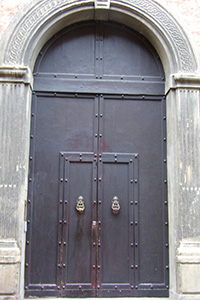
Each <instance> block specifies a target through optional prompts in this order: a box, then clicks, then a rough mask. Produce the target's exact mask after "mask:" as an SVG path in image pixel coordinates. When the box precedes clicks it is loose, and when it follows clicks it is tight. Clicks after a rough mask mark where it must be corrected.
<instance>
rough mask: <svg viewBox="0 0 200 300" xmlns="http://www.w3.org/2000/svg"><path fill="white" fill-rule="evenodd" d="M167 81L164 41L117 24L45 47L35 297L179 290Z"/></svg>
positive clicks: (40, 77)
mask: <svg viewBox="0 0 200 300" xmlns="http://www.w3.org/2000/svg"><path fill="white" fill-rule="evenodd" d="M78 45H79V47H78ZM80 46H81V47H80ZM124 52H125V53H124ZM120 54H121V57H119V55H120ZM81 57H82V59H81ZM117 58H118V59H117ZM119 58H120V59H119ZM163 88H164V84H163V71H162V66H161V64H160V61H159V59H158V57H157V55H156V53H155V51H154V49H152V46H151V45H149V44H148V42H147V41H146V40H144V38H143V37H141V36H139V35H138V34H136V33H135V32H133V31H131V30H130V29H127V28H124V27H123V28H122V27H121V26H119V25H117V24H112V23H93V22H91V23H86V24H80V25H76V26H73V27H71V28H68V29H67V30H65V31H63V32H61V33H60V34H58V35H57V36H56V37H54V38H53V39H52V40H51V41H50V42H49V43H48V44H47V45H46V46H45V47H44V49H43V50H42V52H41V54H40V56H39V57H38V61H37V63H36V67H35V86H34V89H35V91H34V93H33V102H32V103H33V104H32V124H31V147H30V174H29V196H28V231H27V241H26V244H27V247H26V279H25V294H26V296H41V297H43V296H58V297H60V296H61V297H133V296H136V297H137V296H138V297H141V296H143V297H145V296H152V297H156V296H158V297H161V296H167V295H168V242H167V240H168V234H167V232H168V230H167V198H166V145H165V144H166V132H165V122H166V115H165V98H164V97H163Z"/></svg>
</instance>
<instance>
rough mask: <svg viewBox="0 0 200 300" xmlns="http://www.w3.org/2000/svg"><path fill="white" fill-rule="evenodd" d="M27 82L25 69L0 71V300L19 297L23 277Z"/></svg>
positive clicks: (27, 144)
mask: <svg viewBox="0 0 200 300" xmlns="http://www.w3.org/2000/svg"><path fill="white" fill-rule="evenodd" d="M30 81H31V80H30V76H29V72H28V70H27V69H26V68H3V67H2V68H0V107H1V110H0V136H1V140H0V145H1V146H0V149H1V151H0V162H1V163H0V178H1V181H0V298H1V297H9V298H19V295H20V277H21V278H23V269H24V266H22V265H21V263H23V251H24V250H23V249H24V240H25V233H24V231H25V230H24V229H25V227H24V226H25V209H24V208H25V204H26V194H27V177H28V153H29V151H28V149H29V132H30V98H31V85H30Z"/></svg>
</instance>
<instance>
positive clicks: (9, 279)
mask: <svg viewBox="0 0 200 300" xmlns="http://www.w3.org/2000/svg"><path fill="white" fill-rule="evenodd" d="M18 276H19V267H18V265H16V264H3V265H2V264H0V295H1V294H2V295H5V298H6V295H7V296H8V295H12V294H17V292H18V280H16V278H17V277H18Z"/></svg>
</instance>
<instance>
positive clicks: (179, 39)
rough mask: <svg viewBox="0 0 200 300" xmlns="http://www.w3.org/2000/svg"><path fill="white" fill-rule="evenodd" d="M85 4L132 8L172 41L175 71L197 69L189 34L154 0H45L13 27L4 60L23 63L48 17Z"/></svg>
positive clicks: (132, 12) (89, 6)
mask: <svg viewBox="0 0 200 300" xmlns="http://www.w3.org/2000/svg"><path fill="white" fill-rule="evenodd" d="M99 5H100V6H101V7H100V6H99ZM109 7H110V8H109ZM83 8H85V9H90V10H91V9H99V8H101V9H105V10H106V12H105V13H106V14H107V13H108V11H109V9H110V10H115V9H117V8H120V9H121V10H122V11H123V13H124V14H126V13H130V12H131V14H132V15H133V16H134V14H135V15H140V16H142V18H143V19H144V20H146V22H147V23H149V24H151V25H153V26H154V28H156V30H157V35H158V36H159V35H160V36H162V37H163V36H164V37H165V39H166V40H167V41H168V43H170V44H172V45H173V49H174V53H173V55H174V56H175V60H176V61H177V70H176V71H182V72H187V73H189V72H191V73H193V72H194V71H195V70H196V68H197V64H196V61H195V56H194V53H193V51H192V48H191V46H190V43H189V41H188V39H187V36H186V35H185V33H184V32H183V30H182V28H181V27H180V26H179V25H178V23H177V22H176V20H175V19H174V18H173V17H172V16H171V15H170V14H169V13H168V12H167V11H166V10H165V9H164V8H163V7H162V6H160V5H159V4H158V3H156V2H154V0H149V1H146V0H42V1H40V2H39V3H37V4H36V5H35V6H33V7H32V8H31V9H30V10H29V12H28V13H26V14H25V16H24V17H23V18H22V19H21V20H20V22H19V24H18V26H17V27H16V29H15V30H14V32H13V34H12V36H11V38H10V40H9V43H8V46H7V49H6V50H7V51H6V54H5V63H6V64H9V65H15V64H23V62H24V60H23V58H24V56H25V53H24V52H25V49H26V48H27V46H28V44H29V43H30V41H31V40H32V39H34V34H35V32H36V31H37V30H38V29H39V28H40V27H41V26H45V25H44V24H48V22H47V21H48V20H50V19H52V18H56V17H57V16H61V15H62V14H63V13H64V12H67V11H68V12H69V13H70V10H71V11H73V12H74V11H75V9H76V10H77V11H78V10H80V9H83ZM46 26H49V25H46Z"/></svg>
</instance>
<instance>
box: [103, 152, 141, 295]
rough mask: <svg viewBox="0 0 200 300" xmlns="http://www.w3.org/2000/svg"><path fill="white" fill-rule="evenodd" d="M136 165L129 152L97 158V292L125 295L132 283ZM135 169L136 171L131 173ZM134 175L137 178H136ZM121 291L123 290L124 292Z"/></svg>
mask: <svg viewBox="0 0 200 300" xmlns="http://www.w3.org/2000/svg"><path fill="white" fill-rule="evenodd" d="M136 172H137V166H136V160H135V161H134V156H133V155H130V154H119V153H115V154H102V157H101V159H100V162H99V176H100V182H99V189H98V190H99V199H98V200H99V210H98V212H99V213H98V219H99V221H100V226H99V236H98V239H99V244H100V247H99V262H98V263H99V270H98V285H99V290H98V294H99V295H101V296H103V295H104V296H105V295H113V292H114V294H115V295H116V294H118V295H121V296H123V295H127V291H128V290H129V291H131V286H133V284H134V270H133V264H134V262H135V253H134V248H133V243H134V236H135V231H134V229H135V222H134V220H135V211H134V206H133V200H134V193H135V200H136V197H137V193H136V191H135V190H136V189H137V187H135V190H134V185H133V180H134V178H135V176H136ZM134 173H135V174H134ZM135 179H136V178H135ZM124 291H125V293H126V294H124Z"/></svg>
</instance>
